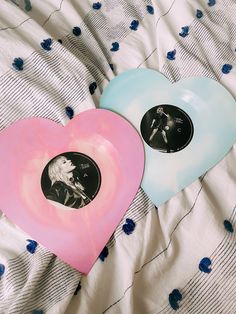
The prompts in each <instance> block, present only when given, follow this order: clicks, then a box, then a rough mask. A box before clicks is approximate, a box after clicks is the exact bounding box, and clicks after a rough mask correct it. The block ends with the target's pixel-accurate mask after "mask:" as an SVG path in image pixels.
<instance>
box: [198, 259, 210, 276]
mask: <svg viewBox="0 0 236 314" xmlns="http://www.w3.org/2000/svg"><path fill="white" fill-rule="evenodd" d="M210 266H211V260H210V259H209V258H208V257H204V258H203V259H202V260H201V261H200V263H199V266H198V268H199V269H200V271H202V272H204V273H206V274H209V273H210V272H211V271H212V269H211V268H210Z"/></svg>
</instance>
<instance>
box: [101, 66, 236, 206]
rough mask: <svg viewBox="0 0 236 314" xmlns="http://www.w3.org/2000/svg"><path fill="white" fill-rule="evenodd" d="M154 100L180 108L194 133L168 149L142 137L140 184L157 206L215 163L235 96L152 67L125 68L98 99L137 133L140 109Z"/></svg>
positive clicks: (232, 131) (234, 127)
mask: <svg viewBox="0 0 236 314" xmlns="http://www.w3.org/2000/svg"><path fill="white" fill-rule="evenodd" d="M160 104H170V105H174V106H177V107H179V108H181V109H182V110H184V111H185V112H186V113H187V114H188V115H189V116H190V118H191V119H192V122H193V124H194V135H193V138H192V140H191V142H190V143H189V145H188V146H186V147H185V148H184V149H182V150H181V151H178V152H176V153H170V154H168V153H162V152H160V151H158V150H155V149H152V148H151V147H150V146H149V145H147V144H146V143H145V141H144V140H143V144H144V147H145V159H146V161H145V172H144V176H143V180H142V184H141V185H142V188H143V189H144V191H145V192H146V193H147V194H148V195H149V197H150V198H151V200H152V201H153V202H154V203H155V204H156V205H157V206H158V205H160V204H162V203H164V202H165V201H167V200H169V199H170V198H171V197H172V196H174V195H175V194H176V193H177V192H179V191H180V190H181V189H183V188H184V187H186V186H188V185H189V184H190V183H192V182H193V181H194V180H196V179H197V178H198V177H199V176H201V175H202V174H203V173H205V172H206V171H207V170H208V169H209V168H211V167H213V166H214V165H215V164H216V163H218V162H219V161H220V160H221V159H222V158H223V157H224V156H225V154H226V153H227V152H228V151H229V150H230V148H231V147H232V145H233V144H234V142H235V140H236V102H235V100H234V98H233V97H232V95H231V94H230V93H229V92H228V91H227V90H226V89H225V88H224V87H223V86H222V85H221V84H220V83H217V82H216V81H214V80H211V79H208V78H205V77H192V78H188V79H184V80H181V81H179V82H177V83H175V84H171V83H170V82H169V81H168V79H167V78H165V77H164V76H163V75H162V74H160V73H159V72H157V71H153V70H148V69H134V70H129V71H126V72H124V73H122V74H120V75H119V76H117V77H116V78H115V79H113V80H112V81H111V82H110V83H109V84H108V86H107V87H106V88H105V90H104V92H103V95H102V97H101V100H100V107H101V108H106V109H109V110H112V111H114V112H116V113H118V114H120V115H121V116H123V117H125V118H126V119H127V120H128V121H129V122H131V124H132V125H133V126H134V127H135V128H136V129H137V131H138V132H139V134H140V136H141V132H140V123H141V120H142V118H143V116H144V114H145V113H146V112H147V111H148V110H149V109H151V108H152V107H155V106H157V105H160ZM134 162H135V160H134ZM219 179H220V178H219ZM130 180H132V178H130Z"/></svg>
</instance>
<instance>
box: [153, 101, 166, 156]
mask: <svg viewBox="0 0 236 314" xmlns="http://www.w3.org/2000/svg"><path fill="white" fill-rule="evenodd" d="M168 118H169V116H168V114H166V113H165V112H164V110H163V107H158V108H157V110H156V113H155V115H154V117H153V120H152V123H151V126H150V128H151V129H152V133H151V135H150V137H149V142H150V143H151V142H152V140H153V138H154V136H155V134H156V133H157V132H160V133H161V135H162V138H163V140H164V142H165V144H166V150H167V153H169V152H170V147H169V142H168V139H167V134H166V131H167V130H168V129H169V126H168V124H167V122H168Z"/></svg>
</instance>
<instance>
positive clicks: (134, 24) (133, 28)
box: [129, 20, 139, 31]
mask: <svg viewBox="0 0 236 314" xmlns="http://www.w3.org/2000/svg"><path fill="white" fill-rule="evenodd" d="M138 26H139V21H137V20H133V21H132V22H131V24H130V27H129V28H130V29H132V30H133V31H136V30H137V29H138Z"/></svg>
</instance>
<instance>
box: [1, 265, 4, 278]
mask: <svg viewBox="0 0 236 314" xmlns="http://www.w3.org/2000/svg"><path fill="white" fill-rule="evenodd" d="M4 272H5V266H4V265H3V264H0V278H1V277H2V275H3V274H4Z"/></svg>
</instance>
